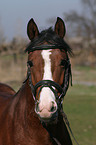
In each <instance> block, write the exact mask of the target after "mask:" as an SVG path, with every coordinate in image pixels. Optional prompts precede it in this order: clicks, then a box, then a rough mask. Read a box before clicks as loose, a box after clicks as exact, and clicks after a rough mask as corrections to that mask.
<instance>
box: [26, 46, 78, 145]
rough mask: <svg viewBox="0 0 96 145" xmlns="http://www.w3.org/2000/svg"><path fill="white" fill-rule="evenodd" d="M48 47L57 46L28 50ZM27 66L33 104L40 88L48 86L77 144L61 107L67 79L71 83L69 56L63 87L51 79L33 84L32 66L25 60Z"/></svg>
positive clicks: (33, 49) (43, 48) (49, 47)
mask: <svg viewBox="0 0 96 145" xmlns="http://www.w3.org/2000/svg"><path fill="white" fill-rule="evenodd" d="M58 47H59V46H58ZM48 49H57V48H56V47H55V45H51V44H50V45H41V46H34V47H33V48H32V49H31V51H30V52H33V51H36V50H48ZM59 49H60V48H59ZM30 52H28V53H30ZM27 67H28V70H27V80H28V79H29V86H30V88H31V93H32V96H33V99H34V101H35V105H37V104H38V103H39V101H38V98H39V94H40V92H41V90H42V89H43V88H44V87H48V88H50V89H51V91H52V92H53V93H54V95H55V98H56V102H57V106H58V111H59V112H60V113H61V114H62V116H63V118H64V121H65V123H66V125H67V127H68V128H69V130H70V132H71V135H72V136H73V138H74V140H75V142H76V143H77V145H79V144H78V142H77V141H76V139H75V137H74V135H73V132H72V130H71V128H70V125H69V121H68V119H67V116H66V114H65V113H64V111H63V107H62V102H63V101H62V99H63V98H64V96H65V95H66V92H67V89H68V87H69V79H70V78H71V85H72V74H71V64H70V61H69V58H68V57H67V67H66V69H65V73H64V81H63V84H64V85H63V87H62V86H60V85H59V84H58V83H56V82H54V81H52V80H41V81H39V82H37V83H36V84H35V85H33V83H32V78H31V67H32V65H31V61H28V62H27ZM25 81H26V80H25ZM25 81H24V82H25ZM38 88H39V91H38V94H37V93H36V92H37V89H38ZM58 93H59V94H60V95H59V96H58ZM36 94H37V97H36ZM42 125H43V127H44V128H45V129H46V130H47V131H48V132H49V134H50V137H51V138H52V139H53V141H55V142H56V143H57V144H58V145H61V144H60V142H59V141H58V140H57V139H56V138H55V137H53V135H51V133H50V131H49V130H48V129H47V126H46V124H45V123H44V122H42Z"/></svg>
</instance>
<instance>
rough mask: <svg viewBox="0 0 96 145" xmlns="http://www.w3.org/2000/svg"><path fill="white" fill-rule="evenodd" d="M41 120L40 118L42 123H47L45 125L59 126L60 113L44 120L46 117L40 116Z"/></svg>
mask: <svg viewBox="0 0 96 145" xmlns="http://www.w3.org/2000/svg"><path fill="white" fill-rule="evenodd" d="M39 118H40V120H41V122H42V123H45V124H57V121H58V112H55V113H54V114H52V116H51V117H49V118H44V117H41V116H39Z"/></svg>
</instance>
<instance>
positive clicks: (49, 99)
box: [0, 17, 72, 145]
mask: <svg viewBox="0 0 96 145" xmlns="http://www.w3.org/2000/svg"><path fill="white" fill-rule="evenodd" d="M65 33H66V28H65V24H64V21H63V20H62V19H61V18H59V17H57V20H56V23H55V27H54V29H53V28H52V27H50V28H48V29H46V30H43V31H41V32H39V30H38V27H37V25H36V23H35V21H34V19H33V18H31V19H30V21H29V22H28V25H27V35H28V37H29V39H30V43H29V44H28V46H27V47H26V50H25V51H26V53H28V61H27V74H26V80H25V81H24V82H23V84H22V86H21V88H20V89H19V91H18V92H16V93H15V91H14V90H13V89H11V88H10V87H8V86H5V85H2V84H1V85H0V87H1V88H3V89H0V145H72V140H71V137H70V135H69V132H68V129H67V127H66V123H65V121H64V119H63V115H62V113H61V112H62V110H63V106H62V102H63V99H64V96H65V95H66V92H67V90H68V87H69V82H70V79H71V64H70V60H69V54H71V52H72V50H71V48H70V47H69V45H68V44H67V43H66V42H65V40H64V39H63V38H64V36H65ZM4 88H6V89H4ZM8 88H9V89H8ZM2 90H3V91H2ZM12 91H13V92H12Z"/></svg>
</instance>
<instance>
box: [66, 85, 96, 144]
mask: <svg viewBox="0 0 96 145" xmlns="http://www.w3.org/2000/svg"><path fill="white" fill-rule="evenodd" d="M64 111H65V112H66V114H67V117H68V119H69V121H70V125H71V128H72V130H73V133H74V135H75V137H76V139H77V140H78V142H79V144H80V145H96V86H85V85H74V86H73V87H71V88H70V89H69V91H68V92H67V95H66V97H65V100H64ZM73 142H74V140H73ZM75 144H76V143H75V142H74V145H75Z"/></svg>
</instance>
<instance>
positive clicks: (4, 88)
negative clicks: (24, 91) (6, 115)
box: [0, 83, 16, 97]
mask: <svg viewBox="0 0 96 145" xmlns="http://www.w3.org/2000/svg"><path fill="white" fill-rule="evenodd" d="M1 93H2V95H4V96H5V97H7V96H13V95H14V94H15V93H16V92H15V90H14V89H13V88H11V87H10V86H8V85H6V84H3V83H0V94H1ZM5 93H6V94H5Z"/></svg>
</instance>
